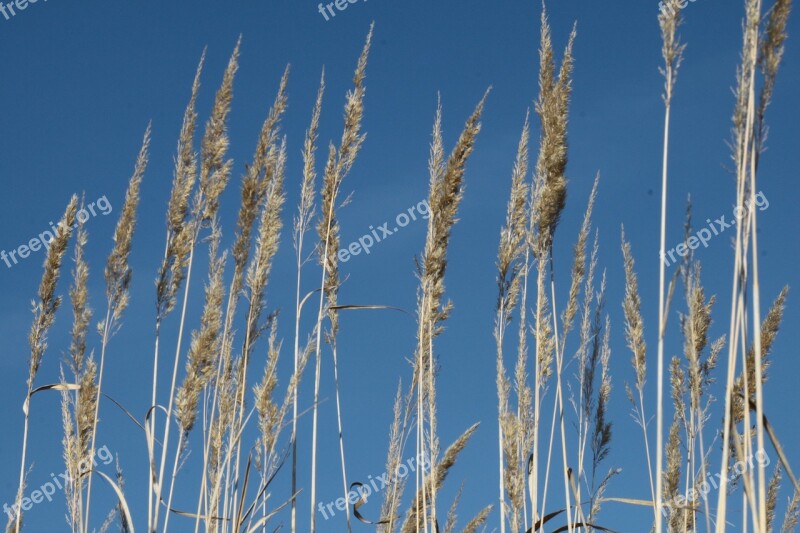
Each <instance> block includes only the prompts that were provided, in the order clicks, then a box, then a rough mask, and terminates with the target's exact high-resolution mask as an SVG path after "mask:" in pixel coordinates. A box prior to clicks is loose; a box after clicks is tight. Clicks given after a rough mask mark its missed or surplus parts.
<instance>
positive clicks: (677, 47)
mask: <svg viewBox="0 0 800 533" xmlns="http://www.w3.org/2000/svg"><path fill="white" fill-rule="evenodd" d="M680 13H681V10H680V9H666V10H662V11H661V13H660V15H659V19H658V22H659V25H660V27H661V38H662V48H661V54H662V56H663V58H664V67H663V68H662V74H663V75H664V80H665V81H664V94H663V98H664V144H663V153H662V163H661V233H660V248H659V250H660V253H659V258H660V259H663V258H664V254H665V250H666V247H667V245H666V242H667V177H668V159H669V126H670V112H671V109H672V95H673V90H674V88H675V80H676V78H677V75H678V69H679V67H680V63H681V59H682V55H683V49H684V47H683V45H681V44H680V39H679V37H678V36H677V28H678V25H679V24H680V16H681V15H680ZM658 264H659V285H658V287H659V290H658V359H657V363H656V364H657V371H656V373H657V379H658V382H657V384H656V388H657V399H656V407H657V409H656V476H657V478H656V494H655V509H656V513H655V518H656V524H655V526H656V533H661V531H662V527H663V524H662V520H661V512H660V511H661V505H662V499H663V498H662V492H663V482H662V476H661V470H662V463H663V454H664V451H663V436H664V335H665V328H666V305H667V304H666V293H665V289H666V285H665V283H666V264H665V262H664V261H663V260H659V262H658Z"/></svg>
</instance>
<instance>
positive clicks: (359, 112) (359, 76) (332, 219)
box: [310, 26, 374, 533]
mask: <svg viewBox="0 0 800 533" xmlns="http://www.w3.org/2000/svg"><path fill="white" fill-rule="evenodd" d="M373 29H374V26H371V27H370V30H369V33H368V34H367V39H366V43H365V44H364V48H363V50H362V52H361V56H360V57H359V59H358V65H357V67H356V71H355V75H354V76H353V86H354V87H353V89H352V90H351V91H349V92H348V93H347V101H346V103H345V109H344V129H343V131H342V138H341V141H340V143H339V147H338V149H337V148H336V147H334V145H333V144H332V143H331V144H330V145H329V148H328V160H327V163H326V165H325V172H324V175H323V178H322V191H321V196H322V205H321V206H320V211H321V213H320V215H321V216H320V219H319V221H318V223H317V233H318V235H319V249H318V251H319V254H320V255H319V260H320V263H321V265H322V278H321V282H320V296H319V309H318V311H317V320H316V341H315V343H314V347H315V353H314V360H315V373H314V404H313V415H312V416H313V419H312V425H313V427H312V436H311V440H312V442H311V515H310V528H311V532H312V533H314V532H315V531H316V513H317V511H316V496H317V416H318V403H319V387H320V380H321V377H322V376H321V363H322V357H321V356H322V354H321V350H322V331H323V321H324V320H325V318H326V317H327V318H328V320H329V321H330V324H331V326H330V328H331V329H330V331H331V334H330V335H329V336H328V339H329V340H330V341H331V342H330V344H332V346H333V342H332V340H333V338H334V337H335V335H336V331H337V328H338V322H337V313H336V311H335V310H334V309H331V307H332V306H334V305H335V302H336V295H337V293H338V290H339V276H338V263H339V259H338V255H337V254H338V250H339V247H338V239H339V223H338V222H337V220H336V207H337V203H338V199H339V193H340V192H341V186H342V182H343V181H344V178H345V177H346V176H347V174H349V172H350V170H351V168H352V167H353V164H354V163H355V159H356V156H357V155H358V152H359V151H360V150H361V146H362V145H363V143H364V139H365V137H366V135H365V134H363V133H361V121H362V118H363V116H364V96H365V93H366V87H365V86H364V79H365V77H366V69H367V58H368V56H369V50H370V46H371V44H372V34H373ZM334 349H335V348H334ZM336 371H337V374H338V365H337V369H336ZM337 377H338V376H337ZM338 405H339V398H338V391H337V408H338ZM338 422H339V435H340V438H339V450H340V455H341V457H342V463H341V467H342V478H343V479H342V485H343V487H344V497H345V499H347V477H346V475H345V463H344V443H343V440H342V437H341V435H342V431H341V416H339V417H338ZM347 524H348V528H349V527H350V513H349V508H348V512H347Z"/></svg>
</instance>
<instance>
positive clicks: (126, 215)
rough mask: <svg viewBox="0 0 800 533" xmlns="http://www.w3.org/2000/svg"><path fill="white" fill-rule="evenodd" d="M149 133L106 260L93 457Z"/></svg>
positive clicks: (124, 296) (127, 278) (123, 302)
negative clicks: (108, 351) (103, 315)
mask: <svg viewBox="0 0 800 533" xmlns="http://www.w3.org/2000/svg"><path fill="white" fill-rule="evenodd" d="M151 131H152V129H151V125H150V124H148V125H147V129H146V130H145V133H144V139H143V140H142V147H141V149H140V150H139V155H138V157H137V158H136V164H135V166H134V170H133V176H131V179H130V182H129V183H128V190H127V191H126V192H125V201H124V203H123V205H122V212H121V213H120V216H119V220H118V221H117V227H116V230H115V231H114V248H113V249H112V250H111V253H110V254H109V256H108V260H107V261H106V268H105V279H106V316H105V319H103V321H101V322H100V323H99V324H98V325H97V329H98V332H99V333H100V335H101V338H102V340H101V347H100V365H99V368H98V371H97V394H96V395H95V401H94V403H95V405H94V408H95V411H94V417H93V423H92V431H91V435H92V437H91V445H90V446H89V452H90V453H91V454H94V449H95V443H96V441H97V422H98V416H99V410H100V395H101V394H102V390H103V375H104V370H105V359H106V349H107V347H108V343H109V341H110V340H111V337H112V336H113V335H114V333H115V332H116V329H117V328H118V327H119V321H120V319H121V318H122V313H123V311H124V310H125V308H126V307H127V306H128V296H129V293H128V291H129V289H130V283H131V276H132V275H133V270H132V269H131V267H130V263H129V258H130V253H131V247H132V245H133V233H134V230H135V228H136V210H137V208H138V207H139V200H140V189H141V184H142V179H143V178H144V172H145V169H146V168H147V163H148V159H149V150H150V135H151ZM92 479H93V476H91V475H90V476H89V481H88V486H87V488H86V511H85V514H84V518H85V523H84V531H85V532H86V533H88V528H89V519H90V518H91V514H90V505H91V501H92Z"/></svg>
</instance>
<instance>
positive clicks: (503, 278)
mask: <svg viewBox="0 0 800 533" xmlns="http://www.w3.org/2000/svg"><path fill="white" fill-rule="evenodd" d="M529 137H530V126H529V121H528V116H526V117H525V125H524V126H523V130H522V135H521V137H520V141H519V146H518V148H517V158H516V162H515V164H514V170H513V172H512V178H511V195H510V198H509V200H508V208H507V213H506V221H505V224H504V226H503V228H502V230H501V232H500V247H499V250H498V254H497V268H498V274H497V284H498V299H497V310H496V311H497V318H496V319H495V328H494V336H495V343H496V347H497V391H498V402H499V405H498V440H499V453H500V465H499V467H500V517H501V518H500V519H501V522H502V523H505V515H506V509H505V506H506V504H505V492H506V484H508V492H509V497H510V500H511V504H512V509H511V527H512V529H513V530H514V531H516V530H518V529H519V528H520V526H521V524H520V520H521V516H522V508H523V506H524V501H525V481H524V473H523V472H524V464H522V461H523V460H524V459H523V456H524V455H525V453H524V451H522V450H520V448H519V447H520V445H521V444H522V442H523V441H524V440H525V439H524V437H523V433H524V425H523V423H522V422H521V421H519V417H518V416H516V417H514V416H513V415H511V414H510V413H509V393H510V388H511V387H510V384H509V381H508V378H507V377H506V371H505V363H504V361H503V359H504V356H503V340H504V337H505V331H506V328H507V326H508V325H509V324H510V322H511V315H512V313H513V311H514V308H515V307H516V305H517V301H518V300H519V297H520V290H521V281H522V278H521V276H520V274H521V272H522V269H523V267H524V263H523V262H522V260H523V257H524V255H523V254H524V251H525V249H526V245H527V218H528V214H527V211H526V207H527V204H526V200H527V197H528V185H527V183H526V182H525V180H526V176H527V173H528V139H529ZM506 462H508V465H507V466H504V465H505V464H506ZM507 478H508V479H507ZM502 527H504V526H502Z"/></svg>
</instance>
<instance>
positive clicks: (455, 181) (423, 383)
mask: <svg viewBox="0 0 800 533" xmlns="http://www.w3.org/2000/svg"><path fill="white" fill-rule="evenodd" d="M487 96H488V91H487V93H486V94H485V95H484V96H483V98H482V99H481V101H480V102H479V103H478V105H477V107H476V108H475V111H474V112H473V113H472V115H471V116H470V117H469V119H468V120H467V122H466V124H465V126H464V130H463V131H462V133H461V136H460V137H459V140H458V143H457V144H456V146H455V148H454V149H453V151H452V152H451V154H450V156H449V157H448V158H447V161H446V162H444V158H443V150H442V149H441V146H442V142H441V106H440V107H439V108H438V110H437V115H436V121H435V125H434V140H433V146H432V150H431V161H430V163H429V167H430V168H431V171H432V172H431V177H430V195H429V199H428V205H429V206H430V213H431V215H430V218H429V219H428V234H427V237H426V241H425V249H424V252H423V256H422V259H421V261H420V263H421V271H420V272H419V277H420V288H419V291H418V296H417V301H418V304H417V326H418V329H417V348H416V354H415V357H414V382H413V383H412V389H413V388H415V387H416V390H417V447H418V449H417V455H416V456H417V457H423V456H424V457H429V460H430V462H431V463H432V464H435V463H436V460H437V455H438V442H437V439H436V416H435V415H436V407H435V406H436V389H435V386H434V357H433V340H434V338H435V337H436V336H437V335H439V333H441V331H442V329H443V323H444V321H445V320H446V319H447V317H448V315H449V313H450V310H451V309H452V304H451V303H449V302H448V303H446V304H442V298H443V295H444V275H445V270H446V267H447V258H446V256H447V247H448V244H449V242H450V235H451V231H452V228H453V225H454V224H455V222H456V213H457V210H458V206H459V204H460V202H461V199H462V195H463V178H464V173H465V167H466V162H467V160H468V158H469V156H470V154H471V153H472V150H473V147H474V144H475V140H476V138H477V135H478V133H479V132H480V116H481V113H482V111H483V106H484V104H485V102H486V98H487ZM426 418H427V430H426V429H425V419H426ZM426 434H427V436H428V442H427V443H425V435H426ZM417 472H418V474H419V470H418V471H417ZM430 475H431V480H430V481H429V482H426V481H425V479H424V477H425V473H424V472H422V473H421V476H422V480H421V489H422V491H423V497H422V500H421V501H420V503H421V504H422V507H423V508H427V505H428V503H430V505H431V511H430V515H431V516H430V518H431V520H432V522H435V520H436V494H435V492H436V490H437V489H438V487H439V482H438V481H437V479H436V476H437V469H435V468H434V469H432V470H431V473H430ZM427 490H431V491H432V492H431V493H429V494H427V495H425V494H424V493H425V491H427ZM422 511H423V512H422V513H421V519H422V521H423V526H424V529H426V530H427V529H428V526H427V524H428V516H427V514H426V513H427V509H422Z"/></svg>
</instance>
